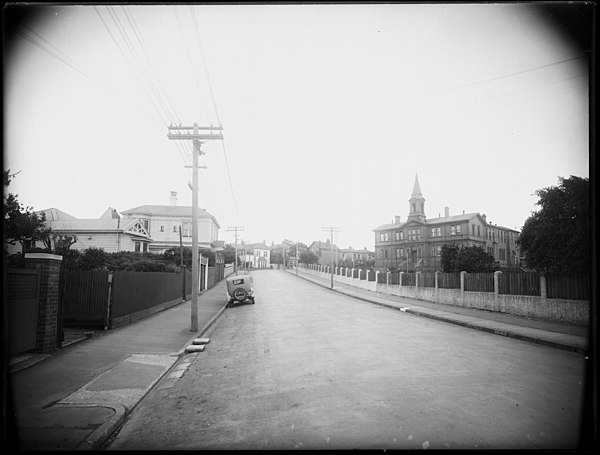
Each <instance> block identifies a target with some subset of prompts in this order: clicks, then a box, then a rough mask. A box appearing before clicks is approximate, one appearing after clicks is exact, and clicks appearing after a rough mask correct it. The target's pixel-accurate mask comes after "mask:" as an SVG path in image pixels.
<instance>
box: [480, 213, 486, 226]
mask: <svg viewBox="0 0 600 455" xmlns="http://www.w3.org/2000/svg"><path fill="white" fill-rule="evenodd" d="M481 218H483V222H484V223H486V224H487V215H486V214H485V213H484V214H483V215H481Z"/></svg>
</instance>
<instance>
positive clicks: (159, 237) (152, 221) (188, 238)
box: [122, 191, 224, 253]
mask: <svg viewBox="0 0 600 455" xmlns="http://www.w3.org/2000/svg"><path fill="white" fill-rule="evenodd" d="M122 214H123V217H124V218H123V219H124V220H140V221H141V223H142V225H143V226H144V229H145V230H146V231H147V232H148V233H149V234H150V238H152V244H151V245H150V252H151V253H163V252H165V251H166V250H168V249H170V248H174V247H179V230H180V229H181V242H182V244H183V246H184V247H188V248H191V246H192V207H191V206H178V205H177V193H176V192H174V191H172V192H171V201H170V205H140V206H139V207H135V208H132V209H129V210H125V211H123V212H122ZM220 228H221V226H220V225H219V223H218V222H217V220H216V218H215V217H214V216H213V215H211V214H210V213H208V212H207V211H206V210H205V209H199V210H198V248H205V249H209V250H211V251H221V250H222V249H223V246H224V242H222V241H219V229H220Z"/></svg>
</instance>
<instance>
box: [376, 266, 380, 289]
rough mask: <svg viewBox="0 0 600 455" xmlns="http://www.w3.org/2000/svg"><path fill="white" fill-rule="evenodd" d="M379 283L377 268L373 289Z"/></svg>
mask: <svg viewBox="0 0 600 455" xmlns="http://www.w3.org/2000/svg"><path fill="white" fill-rule="evenodd" d="M378 284H379V270H376V271H375V289H377V285H378Z"/></svg>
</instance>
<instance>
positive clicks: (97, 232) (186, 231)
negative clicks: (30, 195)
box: [8, 192, 224, 254]
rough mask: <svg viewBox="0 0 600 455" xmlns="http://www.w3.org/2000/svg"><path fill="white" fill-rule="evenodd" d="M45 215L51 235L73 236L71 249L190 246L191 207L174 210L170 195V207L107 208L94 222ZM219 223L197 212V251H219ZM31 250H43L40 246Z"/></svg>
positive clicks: (57, 212) (158, 249) (153, 250)
mask: <svg viewBox="0 0 600 455" xmlns="http://www.w3.org/2000/svg"><path fill="white" fill-rule="evenodd" d="M42 212H43V213H45V214H46V226H47V227H49V228H51V229H52V231H53V232H54V233H55V234H60V235H69V236H76V237H77V242H75V243H74V244H73V245H71V249H76V250H85V249H86V248H90V247H94V248H102V249H103V250H104V251H106V252H107V253H115V252H118V251H137V252H150V253H159V254H160V253H163V252H164V251H166V250H168V249H169V248H173V247H179V245H180V230H181V244H182V245H183V246H184V247H188V248H191V246H192V207H191V206H178V205H177V193H175V192H171V203H170V205H141V206H139V207H135V208H133V209H129V210H125V211H124V212H122V213H119V212H118V211H117V210H115V209H113V208H111V207H109V208H108V209H107V210H106V212H104V214H103V215H102V216H101V217H100V218H97V219H78V218H75V217H74V216H72V215H69V214H68V213H65V212H63V211H61V210H58V209H55V208H51V209H46V210H41V211H39V212H37V213H42ZM219 228H220V226H219V223H218V222H217V220H216V219H215V217H214V216H213V215H211V214H210V213H208V212H207V211H206V210H204V209H199V210H198V248H200V249H209V250H211V251H215V252H217V251H221V250H222V249H223V246H224V242H223V241H220V240H219ZM32 246H35V247H39V248H43V247H44V245H43V243H42V242H37V243H36V245H32ZM8 250H9V254H13V253H18V252H21V246H20V245H19V244H17V245H14V246H11V247H9V249H8Z"/></svg>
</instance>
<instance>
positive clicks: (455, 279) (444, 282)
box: [438, 272, 460, 289]
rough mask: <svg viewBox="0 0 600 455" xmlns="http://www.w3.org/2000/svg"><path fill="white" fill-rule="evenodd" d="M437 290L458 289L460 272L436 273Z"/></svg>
mask: <svg viewBox="0 0 600 455" xmlns="http://www.w3.org/2000/svg"><path fill="white" fill-rule="evenodd" d="M438 288H440V289H460V272H448V273H446V272H438Z"/></svg>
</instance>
